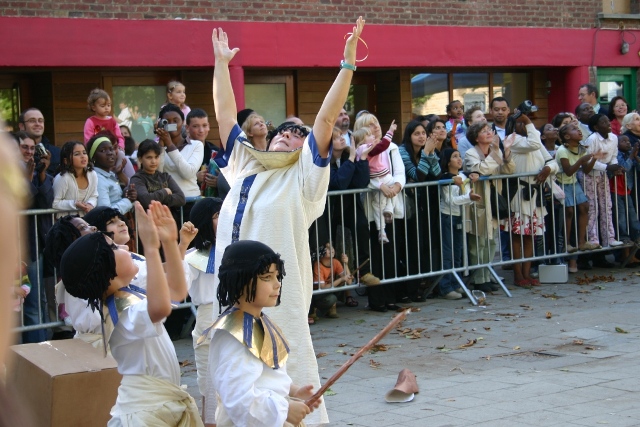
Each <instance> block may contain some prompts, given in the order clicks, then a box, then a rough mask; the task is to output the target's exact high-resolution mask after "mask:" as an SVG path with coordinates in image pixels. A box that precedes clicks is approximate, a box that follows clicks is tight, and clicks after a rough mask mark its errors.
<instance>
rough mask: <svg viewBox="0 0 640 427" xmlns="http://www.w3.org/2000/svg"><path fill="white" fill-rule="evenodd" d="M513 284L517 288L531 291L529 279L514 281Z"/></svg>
mask: <svg viewBox="0 0 640 427" xmlns="http://www.w3.org/2000/svg"><path fill="white" fill-rule="evenodd" d="M513 284H514V285H516V286H517V287H519V288H525V289H531V280H529V279H522V280H516V281H514V282H513Z"/></svg>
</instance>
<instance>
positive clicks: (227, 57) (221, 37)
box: [211, 28, 362, 63]
mask: <svg viewBox="0 0 640 427" xmlns="http://www.w3.org/2000/svg"><path fill="white" fill-rule="evenodd" d="M361 31H362V30H361ZM211 43H212V44H213V56H214V57H215V59H216V62H218V61H224V62H226V63H229V62H230V61H231V60H232V59H233V57H234V56H236V53H238V52H239V51H240V49H239V48H237V47H235V48H233V49H230V48H229V38H228V37H227V33H225V32H224V31H222V28H218V29H217V30H216V29H215V28H214V29H213V33H212V34H211ZM345 51H346V50H345ZM354 57H355V50H354Z"/></svg>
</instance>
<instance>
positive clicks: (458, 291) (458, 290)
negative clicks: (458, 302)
mask: <svg viewBox="0 0 640 427" xmlns="http://www.w3.org/2000/svg"><path fill="white" fill-rule="evenodd" d="M454 291H456V292H457V293H459V294H460V295H464V294H465V291H464V289H462V288H457V289H454Z"/></svg>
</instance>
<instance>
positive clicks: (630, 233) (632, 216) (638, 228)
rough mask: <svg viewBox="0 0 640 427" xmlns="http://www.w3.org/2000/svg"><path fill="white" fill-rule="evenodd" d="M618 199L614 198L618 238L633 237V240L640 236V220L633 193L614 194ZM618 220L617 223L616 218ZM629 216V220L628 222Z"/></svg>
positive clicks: (614, 217) (614, 216) (614, 215)
mask: <svg viewBox="0 0 640 427" xmlns="http://www.w3.org/2000/svg"><path fill="white" fill-rule="evenodd" d="M613 196H614V197H615V198H617V202H616V201H615V200H616V199H613V200H614V202H613V211H614V212H613V219H614V226H615V227H616V232H617V233H619V234H618V240H620V239H622V238H627V239H628V238H631V239H632V240H635V239H637V238H638V237H640V221H638V214H637V213H636V209H635V207H634V206H633V200H632V199H631V195H627V196H621V195H619V194H618V195H615V194H613ZM627 208H628V212H627ZM616 218H617V220H618V223H617V225H615V220H616ZM627 218H628V219H629V221H628V222H627Z"/></svg>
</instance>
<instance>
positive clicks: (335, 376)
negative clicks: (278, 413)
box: [304, 309, 411, 407]
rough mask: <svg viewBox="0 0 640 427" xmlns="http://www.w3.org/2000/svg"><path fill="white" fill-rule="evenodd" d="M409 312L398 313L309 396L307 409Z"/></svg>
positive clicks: (407, 310) (408, 310)
mask: <svg viewBox="0 0 640 427" xmlns="http://www.w3.org/2000/svg"><path fill="white" fill-rule="evenodd" d="M410 312H411V309H406V310H403V311H402V312H400V313H398V314H397V315H396V317H394V318H393V319H392V320H391V322H389V324H388V325H387V326H385V327H384V329H383V330H381V331H380V332H378V334H377V335H376V336H375V337H373V338H372V339H371V341H369V342H368V343H367V344H366V345H365V346H364V347H362V348H361V349H360V350H358V352H357V353H356V354H354V355H353V356H351V359H349V360H347V361H346V362H345V363H344V365H342V366H341V367H340V369H338V371H337V372H336V373H335V374H333V376H332V377H331V378H329V379H328V380H327V382H326V383H325V384H324V385H323V386H322V387H320V390H318V391H317V392H316V394H314V395H313V396H311V397H310V398H309V399H308V400H307V401H306V402H304V403H305V404H306V405H307V406H308V407H311V405H313V404H314V403H315V402H316V401H317V400H318V399H320V397H322V395H323V394H324V392H325V391H327V389H328V388H329V387H331V386H332V385H333V383H335V382H336V381H338V379H339V378H340V377H341V376H342V375H344V373H345V372H347V369H349V368H350V367H351V365H353V364H354V363H355V361H356V360H358V359H360V358H361V357H362V355H364V353H365V352H367V351H369V350H371V348H372V347H373V346H374V345H375V344H376V343H377V342H378V341H380V340H381V339H382V337H384V336H385V335H387V334H388V333H389V331H390V330H391V329H393V328H394V327H395V326H397V325H398V323H400V322H402V321H403V320H404V319H405V318H406V317H407V314H409V313H410Z"/></svg>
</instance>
